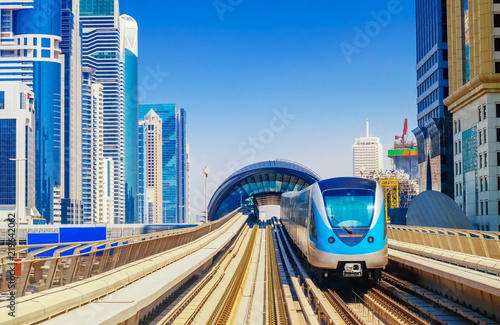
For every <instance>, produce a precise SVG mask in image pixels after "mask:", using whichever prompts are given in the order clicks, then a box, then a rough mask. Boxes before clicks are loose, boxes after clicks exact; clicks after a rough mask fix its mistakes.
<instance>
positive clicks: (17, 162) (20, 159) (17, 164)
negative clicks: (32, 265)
mask: <svg viewBox="0 0 500 325" xmlns="http://www.w3.org/2000/svg"><path fill="white" fill-rule="evenodd" d="M9 160H11V161H15V162H16V247H19V222H20V220H19V214H20V211H21V202H19V201H20V199H21V195H20V193H19V175H20V171H19V162H21V161H26V160H27V159H26V158H9Z"/></svg>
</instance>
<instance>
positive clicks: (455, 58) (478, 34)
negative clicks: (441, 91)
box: [444, 0, 500, 231]
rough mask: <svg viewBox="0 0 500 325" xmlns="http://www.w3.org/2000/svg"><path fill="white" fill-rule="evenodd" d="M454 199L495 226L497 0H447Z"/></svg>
mask: <svg viewBox="0 0 500 325" xmlns="http://www.w3.org/2000/svg"><path fill="white" fill-rule="evenodd" d="M447 4H448V6H447V9H448V16H447V17H448V23H449V25H450V26H453V27H452V28H450V29H449V30H448V55H449V61H448V62H449V77H450V80H449V84H450V96H449V97H448V98H446V99H445V100H444V104H445V105H447V106H448V109H449V111H450V112H451V113H452V114H453V148H454V154H453V163H454V167H455V168H454V172H455V179H454V181H455V192H456V194H455V202H456V203H457V204H458V205H459V206H460V207H461V208H462V210H463V211H464V212H465V214H466V215H467V217H468V218H469V220H470V221H471V222H472V224H473V225H474V227H475V228H476V229H480V230H494V231H499V230H500V227H499V225H500V217H499V213H500V199H499V197H500V196H499V194H500V193H499V192H500V177H499V176H498V172H497V170H498V166H500V151H499V150H498V143H499V142H500V123H499V122H498V118H499V117H500V32H499V30H500V29H499V28H500V4H497V3H496V1H490V2H488V3H486V2H484V3H480V4H478V3H476V2H472V1H468V0H463V1H462V0H461V1H458V0H449V1H448V3H447Z"/></svg>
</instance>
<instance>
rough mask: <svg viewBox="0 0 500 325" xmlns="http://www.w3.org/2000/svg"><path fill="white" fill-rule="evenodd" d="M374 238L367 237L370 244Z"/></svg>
mask: <svg viewBox="0 0 500 325" xmlns="http://www.w3.org/2000/svg"><path fill="white" fill-rule="evenodd" d="M374 240H375V239H374V238H373V237H372V236H370V237H368V242H369V243H370V244H371V243H373V241H374Z"/></svg>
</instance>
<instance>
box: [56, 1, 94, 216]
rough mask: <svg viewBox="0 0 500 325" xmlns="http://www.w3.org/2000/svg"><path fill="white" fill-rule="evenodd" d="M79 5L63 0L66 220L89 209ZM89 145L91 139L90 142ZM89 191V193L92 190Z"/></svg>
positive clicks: (63, 204)
mask: <svg viewBox="0 0 500 325" xmlns="http://www.w3.org/2000/svg"><path fill="white" fill-rule="evenodd" d="M79 7H80V3H79V2H78V1H77V0H74V1H73V0H63V1H62V13H61V43H60V44H59V46H60V48H61V56H62V58H63V62H64V65H63V67H64V70H63V73H64V78H63V81H64V83H63V84H64V91H63V101H64V105H63V107H64V110H63V121H62V126H63V138H62V141H63V155H64V156H63V163H62V169H63V170H62V177H63V181H62V185H61V193H62V199H61V202H62V203H61V204H62V211H61V213H62V223H81V222H83V213H84V212H85V213H86V214H87V215H88V213H89V211H88V210H89V204H88V200H87V201H85V204H84V201H82V199H83V192H82V191H83V190H84V187H87V188H88V178H87V179H85V181H86V183H83V184H82V181H83V180H82V176H84V175H85V174H88V168H87V169H84V167H86V166H88V165H84V164H83V163H84V162H83V161H82V135H84V134H85V130H82V113H83V112H82V105H81V103H82V94H81V92H82V89H81V83H82V66H81V40H80V23H79ZM86 145H88V143H86ZM86 195H87V196H88V190H87V193H86Z"/></svg>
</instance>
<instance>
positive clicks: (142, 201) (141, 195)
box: [137, 121, 148, 223]
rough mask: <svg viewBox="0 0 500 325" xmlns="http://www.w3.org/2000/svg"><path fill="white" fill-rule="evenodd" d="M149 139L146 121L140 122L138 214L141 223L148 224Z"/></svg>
mask: <svg viewBox="0 0 500 325" xmlns="http://www.w3.org/2000/svg"><path fill="white" fill-rule="evenodd" d="M146 140H147V138H146V126H145V123H144V121H139V172H138V177H139V181H138V186H137V188H138V193H137V202H138V207H139V209H138V214H139V218H140V220H141V223H148V218H147V216H148V215H147V205H146V187H147V184H146V180H147V153H146V151H147V141H146Z"/></svg>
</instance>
